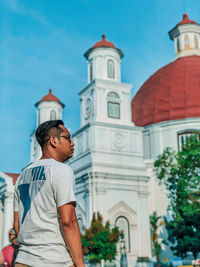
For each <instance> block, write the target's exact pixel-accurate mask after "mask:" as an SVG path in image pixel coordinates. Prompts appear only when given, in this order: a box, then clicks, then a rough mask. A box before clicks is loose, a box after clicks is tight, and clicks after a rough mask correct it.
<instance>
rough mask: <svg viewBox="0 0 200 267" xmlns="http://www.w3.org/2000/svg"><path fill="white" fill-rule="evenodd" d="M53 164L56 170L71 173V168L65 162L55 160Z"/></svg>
mask: <svg viewBox="0 0 200 267" xmlns="http://www.w3.org/2000/svg"><path fill="white" fill-rule="evenodd" d="M53 166H54V168H55V170H56V171H58V172H67V173H73V170H72V168H71V167H70V166H69V165H68V164H66V163H61V162H58V161H55V163H54V165H53Z"/></svg>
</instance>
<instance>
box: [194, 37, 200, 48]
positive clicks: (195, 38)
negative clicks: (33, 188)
mask: <svg viewBox="0 0 200 267" xmlns="http://www.w3.org/2000/svg"><path fill="white" fill-rule="evenodd" d="M194 48H196V49H198V48H199V44H198V38H197V36H196V35H195V36H194Z"/></svg>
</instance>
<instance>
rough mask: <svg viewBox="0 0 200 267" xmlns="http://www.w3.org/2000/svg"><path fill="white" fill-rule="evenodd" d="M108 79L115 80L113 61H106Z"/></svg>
mask: <svg viewBox="0 0 200 267" xmlns="http://www.w3.org/2000/svg"><path fill="white" fill-rule="evenodd" d="M107 64H108V66H107V67H108V78H115V65H114V62H113V60H111V59H109V60H108V63H107Z"/></svg>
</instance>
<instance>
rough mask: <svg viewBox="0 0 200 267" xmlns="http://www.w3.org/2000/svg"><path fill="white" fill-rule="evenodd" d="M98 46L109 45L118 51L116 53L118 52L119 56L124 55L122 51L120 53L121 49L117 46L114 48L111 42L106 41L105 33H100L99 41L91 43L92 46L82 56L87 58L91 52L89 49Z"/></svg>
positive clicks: (91, 49)
mask: <svg viewBox="0 0 200 267" xmlns="http://www.w3.org/2000/svg"><path fill="white" fill-rule="evenodd" d="M98 47H111V48H114V49H115V50H117V51H118V53H119V55H120V58H122V57H123V56H124V55H123V53H122V51H121V50H120V49H119V48H116V47H115V46H114V44H113V43H111V42H108V41H107V40H106V36H105V34H103V35H102V39H101V41H99V42H97V43H96V44H95V45H93V47H91V48H90V49H89V50H88V51H87V52H86V53H85V54H84V56H85V57H86V58H87V59H88V56H89V54H90V53H91V51H93V50H94V49H95V48H98Z"/></svg>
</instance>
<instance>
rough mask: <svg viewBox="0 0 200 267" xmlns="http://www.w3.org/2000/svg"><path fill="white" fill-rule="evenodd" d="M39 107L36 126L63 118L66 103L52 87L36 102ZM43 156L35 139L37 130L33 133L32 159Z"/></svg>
mask: <svg viewBox="0 0 200 267" xmlns="http://www.w3.org/2000/svg"><path fill="white" fill-rule="evenodd" d="M35 106H36V108H37V122H36V127H38V126H39V125H40V124H41V123H43V122H45V121H48V120H62V111H63V108H64V106H65V105H64V104H63V103H62V102H61V101H60V100H59V99H58V98H57V97H56V96H55V95H53V94H52V89H49V93H48V94H47V95H45V96H44V97H43V98H42V99H41V100H40V101H38V102H37V103H36V104H35ZM40 156H41V149H40V146H39V144H38V142H37V141H36V139H35V131H33V133H32V134H31V159H30V161H31V162H32V161H34V160H36V159H38V158H39V157H40Z"/></svg>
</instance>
